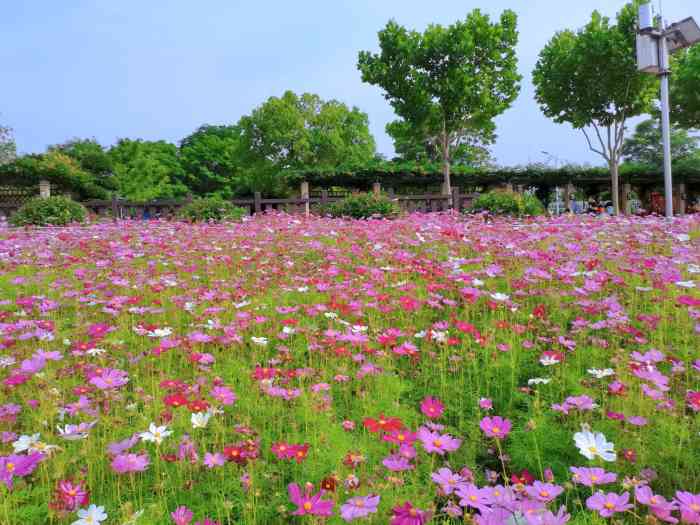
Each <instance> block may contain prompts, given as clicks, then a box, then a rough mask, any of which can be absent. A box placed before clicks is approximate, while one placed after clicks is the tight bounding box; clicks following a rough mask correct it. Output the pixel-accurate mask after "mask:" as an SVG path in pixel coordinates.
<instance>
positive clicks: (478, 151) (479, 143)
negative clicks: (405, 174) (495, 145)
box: [386, 120, 493, 168]
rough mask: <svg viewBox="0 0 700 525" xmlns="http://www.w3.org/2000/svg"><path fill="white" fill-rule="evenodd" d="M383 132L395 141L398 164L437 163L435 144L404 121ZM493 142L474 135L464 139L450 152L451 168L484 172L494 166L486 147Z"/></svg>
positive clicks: (397, 122) (437, 148) (437, 154)
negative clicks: (484, 169)
mask: <svg viewBox="0 0 700 525" xmlns="http://www.w3.org/2000/svg"><path fill="white" fill-rule="evenodd" d="M386 131H387V133H388V134H389V136H390V137H391V138H392V139H393V140H394V151H395V152H396V155H397V158H398V160H405V161H414V162H440V160H441V159H442V152H441V150H440V147H439V145H438V144H436V143H435V142H434V141H431V140H428V139H426V138H425V137H424V136H422V135H421V134H418V135H417V134H416V133H415V130H414V129H413V128H412V127H411V126H409V125H408V123H407V122H406V121H404V120H395V121H393V122H390V123H389V124H387V125H386ZM491 143H492V140H489V139H487V140H484V138H483V137H481V136H478V135H476V134H473V135H465V136H464V138H463V142H462V143H461V144H459V145H458V146H456V147H454V148H453V149H452V151H451V152H450V164H451V165H452V166H455V165H458V166H471V167H474V168H485V167H487V166H490V165H492V164H493V158H492V157H491V152H490V151H489V148H488V146H489V145H490V144H491Z"/></svg>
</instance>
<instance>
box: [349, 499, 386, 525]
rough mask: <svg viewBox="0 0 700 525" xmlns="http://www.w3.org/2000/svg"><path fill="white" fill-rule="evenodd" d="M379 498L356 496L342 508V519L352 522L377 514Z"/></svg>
mask: <svg viewBox="0 0 700 525" xmlns="http://www.w3.org/2000/svg"><path fill="white" fill-rule="evenodd" d="M378 505H379V496H377V495H369V496H355V497H353V498H350V499H349V500H347V501H346V502H345V503H343V505H341V506H340V517H341V518H343V519H344V520H345V521H347V522H350V521H353V520H356V519H358V518H364V517H367V516H369V515H370V514H374V513H376V512H377V506H378Z"/></svg>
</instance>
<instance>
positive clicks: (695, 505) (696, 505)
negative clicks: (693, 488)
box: [690, 503, 700, 512]
mask: <svg viewBox="0 0 700 525" xmlns="http://www.w3.org/2000/svg"><path fill="white" fill-rule="evenodd" d="M690 508H691V509H693V510H694V511H695V512H698V511H700V505H698V504H697V503H691V504H690Z"/></svg>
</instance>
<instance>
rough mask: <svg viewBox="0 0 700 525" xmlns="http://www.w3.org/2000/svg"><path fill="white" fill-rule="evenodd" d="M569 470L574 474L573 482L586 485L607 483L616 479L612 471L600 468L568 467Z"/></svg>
mask: <svg viewBox="0 0 700 525" xmlns="http://www.w3.org/2000/svg"><path fill="white" fill-rule="evenodd" d="M569 470H570V471H571V472H572V473H573V474H574V475H573V477H572V479H573V481H574V483H580V484H581V485H585V486H586V487H593V486H595V485H607V484H608V483H615V481H617V474H615V473H614V472H606V471H605V470H604V469H602V468H598V467H593V468H588V467H569Z"/></svg>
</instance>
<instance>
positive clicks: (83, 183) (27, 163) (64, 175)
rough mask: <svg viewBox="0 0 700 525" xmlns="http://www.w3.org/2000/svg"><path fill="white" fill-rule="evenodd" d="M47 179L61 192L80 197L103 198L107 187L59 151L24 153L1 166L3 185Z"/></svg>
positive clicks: (33, 184) (34, 184) (22, 184)
mask: <svg viewBox="0 0 700 525" xmlns="http://www.w3.org/2000/svg"><path fill="white" fill-rule="evenodd" d="M42 180H47V181H49V182H50V183H51V185H52V186H53V187H54V188H55V189H56V191H58V192H70V193H73V194H75V195H77V196H78V197H80V198H104V197H106V196H107V192H106V191H105V189H104V188H103V187H102V186H100V185H99V184H98V183H97V182H96V181H95V178H94V177H93V176H92V174H90V173H88V172H86V171H84V170H82V169H81V167H80V165H79V164H78V163H77V162H76V161H75V160H73V159H72V158H70V157H69V156H68V155H65V154H64V153H61V152H60V151H49V152H47V153H42V154H34V155H25V156H23V157H20V158H18V159H16V160H14V161H13V162H10V163H7V164H5V165H3V166H1V167H0V181H1V182H0V184H3V185H10V186H24V187H36V186H38V185H39V182H40V181H42Z"/></svg>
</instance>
